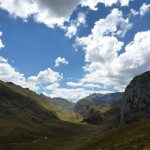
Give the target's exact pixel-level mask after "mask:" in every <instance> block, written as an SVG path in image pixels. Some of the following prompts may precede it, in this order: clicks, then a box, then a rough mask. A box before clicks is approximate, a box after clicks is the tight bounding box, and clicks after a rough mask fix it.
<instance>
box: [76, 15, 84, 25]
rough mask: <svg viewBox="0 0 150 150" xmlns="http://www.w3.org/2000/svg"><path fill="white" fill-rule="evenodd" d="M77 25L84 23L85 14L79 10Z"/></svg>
mask: <svg viewBox="0 0 150 150" xmlns="http://www.w3.org/2000/svg"><path fill="white" fill-rule="evenodd" d="M77 22H78V25H81V24H83V25H84V24H86V14H85V13H83V12H79V13H78V16H77Z"/></svg>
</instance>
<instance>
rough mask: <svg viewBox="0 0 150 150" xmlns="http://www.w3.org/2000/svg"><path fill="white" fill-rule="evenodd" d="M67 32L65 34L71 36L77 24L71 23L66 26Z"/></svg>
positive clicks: (74, 33)
mask: <svg viewBox="0 0 150 150" xmlns="http://www.w3.org/2000/svg"><path fill="white" fill-rule="evenodd" d="M66 30H67V33H66V34H65V36H67V37H69V38H72V37H73V36H74V35H76V33H77V26H76V24H71V25H70V26H69V27H68V28H66Z"/></svg>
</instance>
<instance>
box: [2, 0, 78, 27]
mask: <svg viewBox="0 0 150 150" xmlns="http://www.w3.org/2000/svg"><path fill="white" fill-rule="evenodd" d="M79 2H80V0H75V1H68V0H36V1H32V0H31V1H29V0H21V1H20V0H7V1H4V0H0V4H1V5H0V8H1V9H4V10H6V11H8V12H9V13H10V14H11V15H13V16H14V17H20V18H23V19H25V20H26V19H28V17H30V16H33V18H34V20H35V21H36V22H39V23H44V24H45V25H47V26H48V27H52V28H53V27H54V26H55V25H58V26H62V25H63V23H64V22H65V21H69V18H70V16H71V14H72V13H73V11H74V10H75V8H76V6H77V5H78V4H79Z"/></svg>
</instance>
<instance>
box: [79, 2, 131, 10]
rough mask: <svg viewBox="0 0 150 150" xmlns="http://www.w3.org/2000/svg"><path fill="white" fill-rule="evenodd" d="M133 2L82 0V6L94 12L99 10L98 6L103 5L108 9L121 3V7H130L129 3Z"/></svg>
mask: <svg viewBox="0 0 150 150" xmlns="http://www.w3.org/2000/svg"><path fill="white" fill-rule="evenodd" d="M130 1H133V0H82V2H81V5H82V6H88V7H89V8H90V9H92V10H97V9H98V8H97V4H98V3H103V4H104V5H105V6H106V7H108V6H112V5H113V4H118V3H120V4H121V6H129V2H130Z"/></svg>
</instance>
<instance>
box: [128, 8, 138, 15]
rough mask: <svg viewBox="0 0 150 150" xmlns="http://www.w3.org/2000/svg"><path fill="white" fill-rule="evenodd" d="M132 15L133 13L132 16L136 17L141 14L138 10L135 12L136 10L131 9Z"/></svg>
mask: <svg viewBox="0 0 150 150" xmlns="http://www.w3.org/2000/svg"><path fill="white" fill-rule="evenodd" d="M130 13H131V15H133V16H136V15H138V14H139V12H138V11H136V10H134V9H131V10H130Z"/></svg>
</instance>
